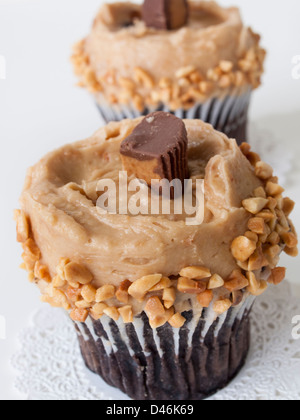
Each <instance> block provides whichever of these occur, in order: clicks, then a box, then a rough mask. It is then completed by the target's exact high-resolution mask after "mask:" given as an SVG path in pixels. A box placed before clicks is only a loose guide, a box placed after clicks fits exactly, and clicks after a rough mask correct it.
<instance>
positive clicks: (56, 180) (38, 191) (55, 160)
mask: <svg viewBox="0 0 300 420" xmlns="http://www.w3.org/2000/svg"><path fill="white" fill-rule="evenodd" d="M141 123H143V119H138V120H134V121H129V120H126V121H123V122H120V123H111V124H109V125H108V126H106V127H104V128H102V129H100V130H99V131H98V132H97V133H96V134H95V135H94V136H92V137H91V138H90V139H88V140H85V141H82V142H79V143H75V144H71V145H68V146H65V147H63V148H61V149H59V150H57V151H55V152H53V153H50V154H49V155H47V156H46V157H45V158H44V159H43V160H42V161H40V162H39V163H38V164H37V165H35V166H34V167H33V168H31V169H30V170H29V171H28V175H27V180H26V184H25V188H24V191H23V193H22V197H21V208H22V210H18V211H16V214H15V218H16V222H17V240H18V241H19V242H20V243H21V244H22V247H23V254H22V257H23V261H24V262H23V264H22V267H23V268H24V269H26V270H27V271H28V273H29V279H30V281H32V282H34V283H36V284H37V285H38V286H39V288H40V290H41V292H42V295H43V297H42V300H43V301H44V302H47V303H50V304H51V305H53V306H58V307H63V308H64V309H65V310H67V311H69V312H70V316H71V318H72V319H73V320H75V321H78V322H84V321H85V320H86V319H87V317H88V316H91V317H92V318H93V319H99V318H101V317H102V316H108V317H111V318H112V319H114V320H117V319H119V317H121V318H122V319H123V321H124V322H125V323H127V322H132V320H133V317H135V316H137V315H138V314H140V313H141V312H143V311H145V312H146V313H147V315H148V317H149V320H150V324H151V326H152V327H153V328H157V327H159V326H161V325H163V324H165V323H166V322H170V324H171V326H172V327H178V328H180V327H181V326H182V325H183V323H184V319H183V318H182V316H181V314H182V313H183V312H184V311H186V310H189V309H190V308H191V307H192V308H193V310H194V311H197V310H199V311H201V310H202V308H203V307H210V308H212V310H213V311H214V312H215V316H219V315H221V314H222V313H223V312H226V311H227V310H228V309H229V308H230V307H231V306H236V305H240V304H241V302H243V301H244V299H247V296H249V295H253V296H258V295H260V294H261V293H263V292H264V291H265V290H266V288H267V287H268V284H274V285H276V284H279V283H280V282H281V281H282V280H283V279H284V278H285V269H284V268H282V267H278V266H277V265H278V263H279V255H280V253H281V252H282V251H284V252H286V253H287V254H288V255H291V256H296V255H297V253H298V250H297V244H298V241H297V235H296V232H295V229H294V227H293V224H292V222H291V221H290V219H289V216H290V213H291V212H292V210H293V207H294V203H293V201H292V200H290V199H289V198H286V197H284V196H283V191H284V190H283V189H282V188H281V187H280V186H279V185H278V179H277V178H276V177H275V176H274V174H273V170H272V168H271V167H270V166H269V165H267V164H266V163H264V162H262V161H261V159H260V157H259V156H258V155H257V154H255V153H254V152H252V151H251V148H250V146H249V145H247V144H243V145H242V146H241V148H238V146H237V145H236V142H235V141H234V140H229V139H228V138H227V137H226V136H225V135H223V134H221V133H219V132H216V131H214V130H213V128H212V127H211V126H209V125H207V124H204V123H202V122H201V121H192V120H186V121H184V125H185V129H186V132H187V138H188V142H189V143H188V166H189V173H190V179H194V180H195V179H199V178H201V179H203V180H204V181H205V190H206V193H205V219H204V222H203V223H202V225H200V226H186V225H185V223H184V219H183V218H182V217H180V216H177V215H175V214H171V215H157V216H152V215H138V216H132V217H131V216H130V215H113V214H107V215H99V213H98V212H97V208H96V205H95V204H96V201H97V193H96V185H97V182H98V181H99V180H101V179H104V178H106V177H109V178H110V179H112V180H114V181H116V182H118V173H119V171H121V170H122V160H121V156H120V146H121V143H122V142H123V141H124V139H126V138H128V137H129V136H130V135H131V134H132V133H133V132H134V130H135V129H137V127H138V125H139V124H141ZM128 199H130V197H129V198H128ZM197 308H198V309H197Z"/></svg>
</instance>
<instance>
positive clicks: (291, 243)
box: [281, 232, 298, 248]
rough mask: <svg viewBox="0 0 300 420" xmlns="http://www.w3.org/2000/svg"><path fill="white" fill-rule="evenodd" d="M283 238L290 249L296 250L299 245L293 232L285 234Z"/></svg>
mask: <svg viewBox="0 0 300 420" xmlns="http://www.w3.org/2000/svg"><path fill="white" fill-rule="evenodd" d="M281 238H282V239H283V241H284V243H285V245H286V246H287V247H288V248H295V247H296V246H297V245H298V239H297V237H296V235H295V234H294V233H292V232H287V233H283V234H282V235H281Z"/></svg>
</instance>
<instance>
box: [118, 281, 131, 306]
mask: <svg viewBox="0 0 300 420" xmlns="http://www.w3.org/2000/svg"><path fill="white" fill-rule="evenodd" d="M131 285H132V283H131V281H129V280H124V281H122V283H121V284H120V286H119V287H118V290H117V291H116V298H117V299H118V300H119V301H120V302H122V303H128V300H129V295H128V289H129V287H130V286H131Z"/></svg>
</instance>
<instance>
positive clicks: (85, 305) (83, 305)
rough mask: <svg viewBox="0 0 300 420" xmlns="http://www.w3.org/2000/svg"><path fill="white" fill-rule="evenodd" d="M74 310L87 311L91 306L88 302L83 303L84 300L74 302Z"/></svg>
mask: <svg viewBox="0 0 300 420" xmlns="http://www.w3.org/2000/svg"><path fill="white" fill-rule="evenodd" d="M75 306H76V308H79V309H89V308H90V307H91V306H92V305H91V303H90V302H87V301H85V300H84V299H82V300H79V301H78V302H75Z"/></svg>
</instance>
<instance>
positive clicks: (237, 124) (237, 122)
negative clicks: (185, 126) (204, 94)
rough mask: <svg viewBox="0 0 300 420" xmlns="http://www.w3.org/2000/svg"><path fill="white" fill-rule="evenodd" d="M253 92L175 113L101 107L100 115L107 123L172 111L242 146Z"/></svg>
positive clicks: (127, 107)
mask: <svg viewBox="0 0 300 420" xmlns="http://www.w3.org/2000/svg"><path fill="white" fill-rule="evenodd" d="M250 99H251V90H248V91H246V92H244V93H243V94H237V95H227V96H225V97H223V98H211V99H209V100H208V101H206V102H205V103H203V104H200V103H199V104H197V105H195V106H194V107H193V108H191V109H189V110H183V109H179V110H177V111H171V110H170V109H169V108H167V107H165V106H160V107H158V108H145V109H144V111H143V112H139V111H137V110H136V109H135V108H134V107H132V106H125V105H107V104H106V103H105V102H103V103H102V102H101V103H98V104H97V107H98V109H99V111H100V114H101V116H102V118H103V119H104V121H105V122H106V123H109V122H111V121H121V120H123V119H127V118H128V119H134V118H138V117H141V116H146V115H148V114H150V113H151V112H155V111H165V112H170V113H172V114H174V115H176V117H178V118H182V119H200V120H202V121H204V122H206V123H209V124H211V125H212V126H213V127H214V128H215V129H216V130H218V131H221V132H223V133H225V134H226V135H227V136H228V137H229V138H234V139H236V140H237V142H238V144H241V143H243V142H246V141H247V121H248V110H249V105H250Z"/></svg>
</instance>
